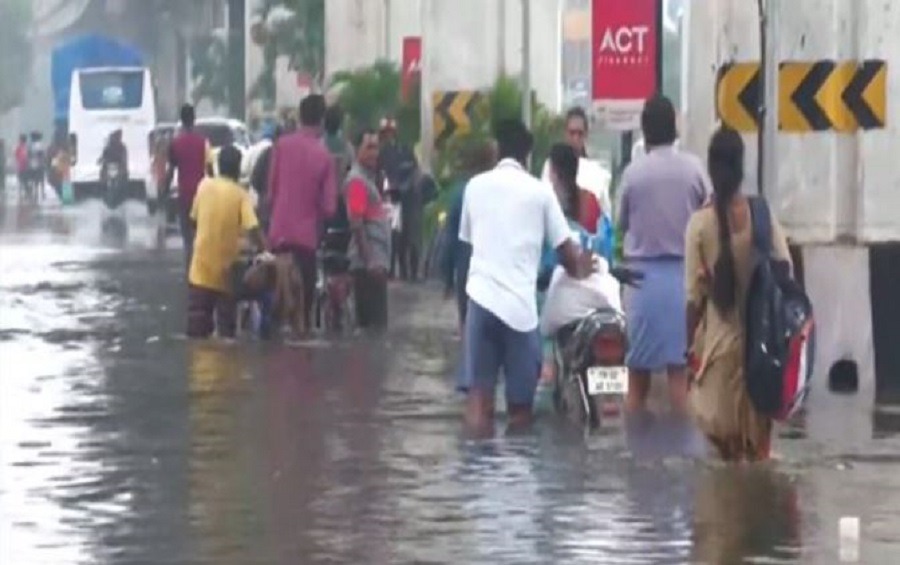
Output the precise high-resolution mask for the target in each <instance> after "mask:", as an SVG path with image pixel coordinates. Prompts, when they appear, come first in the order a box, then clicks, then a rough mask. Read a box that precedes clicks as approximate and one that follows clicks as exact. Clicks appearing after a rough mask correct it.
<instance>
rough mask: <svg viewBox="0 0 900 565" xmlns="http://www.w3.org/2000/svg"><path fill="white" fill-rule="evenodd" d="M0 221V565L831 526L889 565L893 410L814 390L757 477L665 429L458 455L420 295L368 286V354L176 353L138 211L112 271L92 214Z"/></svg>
mask: <svg viewBox="0 0 900 565" xmlns="http://www.w3.org/2000/svg"><path fill="white" fill-rule="evenodd" d="M0 214H2V225H0V386H2V389H0V563H3V564H4V565H6V564H10V565H32V564H42V563H48V564H66V565H75V564H96V563H109V564H126V563H127V564H132V563H133V564H186V563H196V564H216V565H224V564H234V565H249V564H257V563H258V564H279V565H281V564H284V565H288V564H291V565H293V564H319V563H371V564H382V563H383V564H391V563H517V564H521V563H536V564H547V563H601V564H618V563H623V564H624V563H628V564H639V563H646V564H669V563H671V564H681V563H709V564H732V563H810V564H828V563H838V562H839V559H838V557H839V553H838V552H839V539H838V523H839V520H840V519H841V518H842V517H845V516H849V517H858V518H859V519H860V523H861V542H860V552H861V555H860V558H859V560H858V562H859V563H866V564H893V563H897V562H898V561H900V472H898V470H900V435H898V434H900V410H897V408H891V407H882V408H879V409H878V410H873V405H872V401H871V399H865V398H860V397H857V396H846V397H839V396H834V395H831V394H829V393H826V392H825V390H824V388H822V387H821V382H823V381H824V380H825V378H824V375H817V379H819V383H817V385H818V386H819V388H817V390H816V392H815V394H814V395H813V398H812V399H811V401H810V403H809V405H808V407H809V413H808V416H807V418H806V421H805V422H801V423H798V425H797V426H795V427H791V428H784V429H782V430H781V431H780V434H779V438H778V440H777V442H776V445H775V451H776V453H777V455H778V461H777V462H776V463H773V464H772V465H769V466H762V467H753V468H751V467H745V468H737V467H724V466H719V465H714V464H709V463H708V462H706V461H705V459H704V457H703V451H704V450H703V442H702V441H701V440H700V438H699V437H697V435H696V432H695V431H694V430H693V429H692V428H691V427H690V425H689V424H687V423H686V422H683V421H679V420H677V419H673V418H671V417H667V416H665V415H657V416H644V417H639V418H635V419H633V420H630V421H629V422H627V423H621V424H619V425H612V426H611V427H609V428H608V429H607V430H605V431H604V433H601V434H597V435H592V436H590V437H585V436H584V435H583V434H582V433H581V432H580V431H577V430H573V429H571V428H569V427H568V426H566V425H564V424H563V423H561V422H557V421H556V420H555V419H553V418H545V419H543V420H542V421H541V422H539V425H537V426H536V429H535V430H534V431H533V432H532V433H530V434H527V435H521V436H509V435H507V434H506V433H505V431H504V430H503V428H502V425H501V424H498V430H497V434H496V436H495V437H494V438H492V439H490V440H471V439H467V438H466V437H465V436H464V434H463V433H462V429H461V420H460V409H459V400H458V398H457V397H456V395H455V393H454V390H453V382H452V372H453V370H454V366H455V362H456V351H457V348H458V342H457V341H455V339H454V337H453V333H454V331H453V330H454V325H455V318H454V309H453V306H452V305H451V304H448V303H444V302H443V301H442V300H441V298H440V293H439V292H438V290H437V289H434V288H430V287H426V286H421V287H403V286H399V285H397V286H394V287H392V290H391V293H392V294H391V308H392V322H391V325H392V329H391V332H390V335H389V336H388V337H387V338H385V339H384V340H378V341H375V340H371V341H364V340H347V341H342V342H333V343H329V342H326V341H321V342H314V343H312V344H310V345H308V346H302V347H301V346H296V347H292V346H285V345H274V344H273V345H265V344H259V343H255V342H246V343H241V344H240V345H239V346H237V347H230V346H225V345H218V344H214V343H210V344H204V343H189V342H187V341H186V340H185V339H184V337H183V325H184V324H183V321H184V315H183V311H184V302H185V291H184V287H185V283H184V280H183V272H182V271H183V269H182V256H181V251H180V249H178V248H177V238H174V237H173V238H170V239H169V245H168V248H167V249H161V248H159V247H158V245H157V240H156V235H155V229H154V227H153V224H152V223H151V222H150V220H148V219H146V214H145V212H143V211H142V209H141V208H140V207H139V206H136V205H135V206H132V207H129V208H128V214H129V215H130V216H132V217H133V218H135V222H134V223H133V224H132V228H131V233H130V235H129V241H128V243H127V244H126V245H124V246H123V247H115V246H109V245H106V244H104V242H102V241H101V239H100V234H99V231H100V230H99V219H98V218H99V216H100V211H99V208H93V207H91V206H79V207H76V208H73V209H71V210H66V211H62V210H60V209H59V208H58V206H57V205H56V204H55V203H53V202H50V203H47V204H44V205H43V206H42V207H35V206H33V205H27V204H20V203H18V202H16V201H15V200H10V199H7V201H6V202H5V204H4V206H3V209H2V211H0ZM823 370H827V368H823ZM898 381H900V375H898ZM660 414H662V413H660Z"/></svg>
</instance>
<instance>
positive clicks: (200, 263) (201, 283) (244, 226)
mask: <svg viewBox="0 0 900 565" xmlns="http://www.w3.org/2000/svg"><path fill="white" fill-rule="evenodd" d="M218 161H219V162H218V165H219V176H217V177H215V178H207V179H204V180H203V181H202V182H201V183H200V186H199V188H198V189H197V196H196V197H195V198H194V202H193V206H192V208H191V222H192V223H193V224H194V228H195V230H196V236H195V239H194V253H193V256H192V258H191V266H190V270H189V273H188V324H187V325H188V332H187V333H188V337H191V338H206V337H209V336H211V335H212V334H213V332H214V331H215V330H218V335H219V337H223V338H233V337H234V336H235V333H236V330H237V327H236V326H237V314H236V303H235V300H234V297H233V293H232V288H231V283H230V277H229V271H230V269H231V266H232V264H233V263H234V262H235V260H237V258H238V255H239V253H240V247H241V240H242V237H243V235H244V233H245V232H247V233H248V234H249V235H250V237H251V239H252V240H253V242H254V243H255V244H256V246H257V248H258V249H259V250H260V251H264V250H265V249H266V242H265V239H264V238H263V235H262V232H261V231H260V229H259V222H258V220H257V218H256V212H254V210H253V202H252V200H251V198H250V194H249V193H248V192H247V191H246V190H244V188H243V187H242V186H241V185H240V184H238V179H239V178H240V174H241V152H240V151H239V150H238V149H237V148H235V147H232V146H226V147H223V148H222V149H221V150H220V151H219V159H218Z"/></svg>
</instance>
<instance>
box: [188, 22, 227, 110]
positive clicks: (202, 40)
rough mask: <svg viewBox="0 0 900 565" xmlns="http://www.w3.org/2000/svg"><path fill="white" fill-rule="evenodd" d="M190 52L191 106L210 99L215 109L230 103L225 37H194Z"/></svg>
mask: <svg viewBox="0 0 900 565" xmlns="http://www.w3.org/2000/svg"><path fill="white" fill-rule="evenodd" d="M190 50H191V79H192V81H193V84H194V87H193V89H192V91H191V99H192V100H193V101H194V104H198V103H200V101H202V100H209V101H210V102H211V103H212V104H213V105H214V106H217V107H222V106H226V105H227V104H228V101H229V98H228V96H229V92H230V83H229V70H230V63H229V60H230V59H229V57H228V43H227V38H226V37H224V36H220V35H203V36H197V37H195V38H193V40H192V41H191V45H190Z"/></svg>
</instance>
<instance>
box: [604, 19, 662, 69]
mask: <svg viewBox="0 0 900 565" xmlns="http://www.w3.org/2000/svg"><path fill="white" fill-rule="evenodd" d="M650 31H651V30H650V27H649V26H646V25H635V26H621V27H617V28H612V27H610V28H607V29H606V30H605V31H604V32H603V33H602V36H601V39H600V45H599V47H598V50H597V57H598V61H597V63H599V64H604V65H642V64H650V63H651V62H652V60H651V53H650V50H649V49H648V41H647V39H648V37H649V36H650Z"/></svg>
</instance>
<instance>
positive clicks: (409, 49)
mask: <svg viewBox="0 0 900 565" xmlns="http://www.w3.org/2000/svg"><path fill="white" fill-rule="evenodd" d="M421 69H422V38H421V37H414V36H410V37H404V38H403V68H402V69H401V72H400V96H402V97H403V99H404V100H405V99H406V97H407V95H408V94H409V89H410V87H411V86H412V85H413V84H414V83H415V82H416V81H417V80H419V75H420V73H421Z"/></svg>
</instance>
